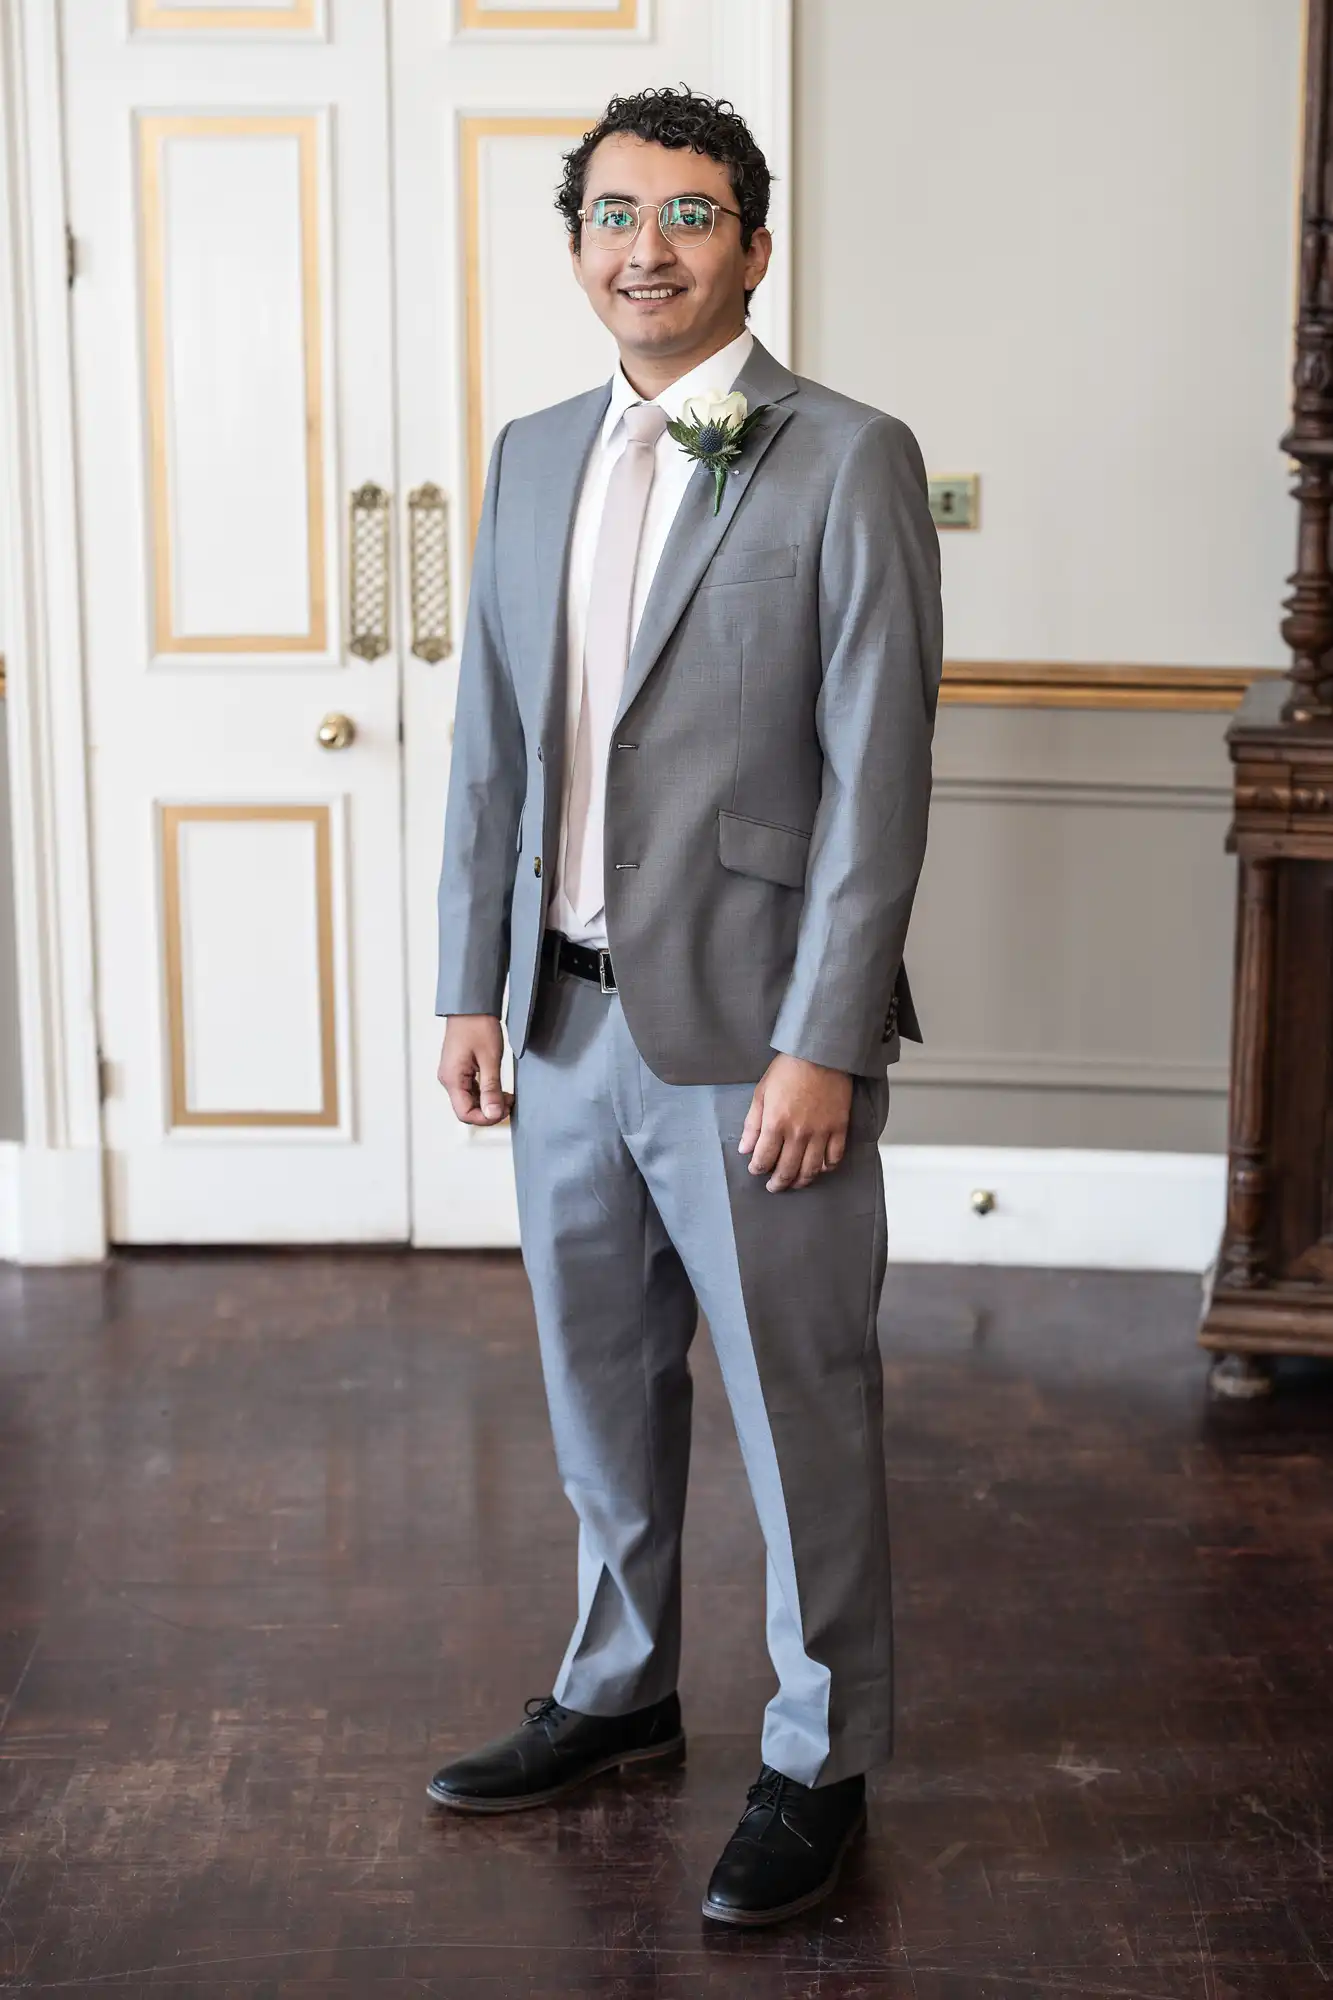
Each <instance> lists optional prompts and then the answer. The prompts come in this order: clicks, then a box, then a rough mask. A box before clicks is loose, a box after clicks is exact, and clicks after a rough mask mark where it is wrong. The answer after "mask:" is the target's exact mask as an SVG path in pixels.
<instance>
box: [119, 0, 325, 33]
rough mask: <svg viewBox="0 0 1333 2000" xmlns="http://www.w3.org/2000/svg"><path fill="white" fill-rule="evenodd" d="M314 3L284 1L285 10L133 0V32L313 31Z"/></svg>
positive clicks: (310, 0) (161, 0) (312, 0)
mask: <svg viewBox="0 0 1333 2000" xmlns="http://www.w3.org/2000/svg"><path fill="white" fill-rule="evenodd" d="M316 5H317V0H287V5H286V6H285V7H172V6H170V5H168V4H166V0H134V25H135V27H136V29H145V30H147V29H154V28H164V29H167V30H169V31H170V32H171V33H172V34H181V33H184V34H189V33H190V31H191V30H192V29H205V30H207V32H209V33H210V34H216V33H217V32H218V30H219V29H221V30H222V32H223V33H224V34H250V33H252V32H253V31H254V30H255V29H256V28H258V29H260V30H261V31H262V30H264V29H266V28H281V29H283V30H284V31H285V32H286V33H287V34H291V33H293V32H296V33H298V34H305V33H309V32H310V31H311V30H313V29H314V28H315V26H316V25H317V23H316V15H315V8H316Z"/></svg>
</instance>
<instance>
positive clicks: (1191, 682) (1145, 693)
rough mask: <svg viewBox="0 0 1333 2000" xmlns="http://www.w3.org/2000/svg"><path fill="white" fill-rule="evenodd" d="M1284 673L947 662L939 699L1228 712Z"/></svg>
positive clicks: (962, 703) (965, 703)
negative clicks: (1253, 688)
mask: <svg viewBox="0 0 1333 2000" xmlns="http://www.w3.org/2000/svg"><path fill="white" fill-rule="evenodd" d="M1281 671H1282V670H1281V668H1280V667H1153V666H1148V667H1117V666H1100V665H1098V666H1081V665H1061V664H1060V663H1059V662H1058V661H1047V660H1042V661H1029V660H946V661H945V663H944V680H943V683H942V685H941V687H940V701H941V703H943V704H947V705H949V706H952V707H974V708H1088V709H1099V708H1100V709H1110V708H1156V709H1190V710H1195V711H1200V710H1203V711H1210V710H1211V711H1215V712H1218V713H1225V712H1226V711H1228V710H1230V709H1235V708H1239V707H1240V704H1241V702H1242V701H1243V699H1244V697H1245V690H1246V688H1248V687H1249V686H1250V684H1251V682H1252V681H1261V680H1275V679H1278V678H1280V675H1281Z"/></svg>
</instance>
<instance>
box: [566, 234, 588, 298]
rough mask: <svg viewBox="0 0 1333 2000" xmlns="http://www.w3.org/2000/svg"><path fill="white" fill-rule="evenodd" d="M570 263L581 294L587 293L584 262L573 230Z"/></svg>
mask: <svg viewBox="0 0 1333 2000" xmlns="http://www.w3.org/2000/svg"><path fill="white" fill-rule="evenodd" d="M569 261H570V264H571V266H572V267H573V271H574V282H575V284H576V285H577V286H578V288H579V290H580V291H581V292H586V291H587V289H588V287H587V286H586V285H585V284H584V282H583V260H582V258H581V257H580V256H579V249H578V245H577V243H576V242H575V241H574V232H573V230H571V231H570V233H569Z"/></svg>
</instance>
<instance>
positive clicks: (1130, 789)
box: [930, 773, 1232, 813]
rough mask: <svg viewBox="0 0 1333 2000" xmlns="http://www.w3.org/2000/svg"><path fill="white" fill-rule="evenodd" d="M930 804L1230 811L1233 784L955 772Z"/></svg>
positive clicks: (937, 786)
mask: <svg viewBox="0 0 1333 2000" xmlns="http://www.w3.org/2000/svg"><path fill="white" fill-rule="evenodd" d="M930 795H931V803H932V804H933V805H938V804H942V803H945V802H947V801H950V800H952V801H954V802H956V803H962V804H967V805H987V806H1030V805H1039V806H1128V807H1131V808H1135V809H1138V810H1140V811H1142V810H1143V809H1145V808H1148V809H1156V810H1158V811H1170V812H1214V813H1215V812H1229V811H1230V809H1231V803H1232V797H1231V788H1230V787H1229V786H1228V785H1180V784H1154V783H1151V782H1149V783H1144V782H1143V781H1142V780H1140V781H1138V782H1137V783H1134V784H1120V783H1118V782H1116V781H1115V780H1112V781H1111V782H1110V783H1108V782H1107V781H1106V779H1104V778H1089V779H1086V780H1083V779H1079V778H987V777H974V776H971V775H969V774H957V773H956V774H953V775H951V776H949V777H940V778H936V779H935V780H934V782H933V784H932V786H931V793H930Z"/></svg>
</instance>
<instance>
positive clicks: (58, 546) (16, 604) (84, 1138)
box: [0, 0, 106, 1261]
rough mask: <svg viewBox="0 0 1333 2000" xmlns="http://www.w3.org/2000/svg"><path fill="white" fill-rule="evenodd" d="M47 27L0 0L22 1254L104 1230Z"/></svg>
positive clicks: (74, 532) (0, 465)
mask: <svg viewBox="0 0 1333 2000" xmlns="http://www.w3.org/2000/svg"><path fill="white" fill-rule="evenodd" d="M58 26H59V22H58V12H57V10H56V9H55V8H53V7H51V6H49V5H48V4H47V0H0V245H3V246H4V247H3V250H0V595H2V596H3V598H4V601H5V604H6V608H7V617H8V629H7V633H6V643H7V650H8V666H9V673H8V687H7V699H8V706H9V758H10V781H11V790H10V805H11V814H12V820H13V831H14V904H15V932H16V946H17V960H18V1012H19V1038H20V1067H21V1073H22V1086H23V1124H24V1145H23V1147H22V1149H21V1158H20V1166H19V1179H18V1187H19V1196H18V1232H17V1233H18V1237H19V1244H18V1254H20V1255H22V1256H24V1257H28V1256H31V1257H32V1259H33V1261H43V1260H45V1259H46V1257H47V1256H48V1255H52V1256H54V1257H55V1258H56V1260H57V1261H63V1260H64V1259H65V1258H69V1259H75V1258H84V1257H99V1256H101V1255H102V1254H103V1253H104V1250H105V1242H106V1239H105V1234H104V1226H103V1213H102V1174H101V1146H102V1131H101V1104H100V1099H99V1092H98V1070H97V1016H96V1001H95V989H94V960H93V915H92V911H93V905H92V882H91V873H90V853H89V838H88V801H87V740H86V720H85V713H84V700H83V646H82V631H81V627H80V606H81V602H82V590H81V579H80V574H79V559H78V515H77V508H76V489H75V457H74V411H73V371H72V357H71V353H70V335H69V293H68V282H67V275H66V268H65V259H66V251H65V212H66V202H65V183H64V167H63V134H62V107H61V90H60V52H59V37H58ZM11 1171H12V1170H11ZM66 1203H68V1204H70V1206H69V1210H68V1212H67V1213H66V1212H64V1207H63V1205H64V1204H66Z"/></svg>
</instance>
